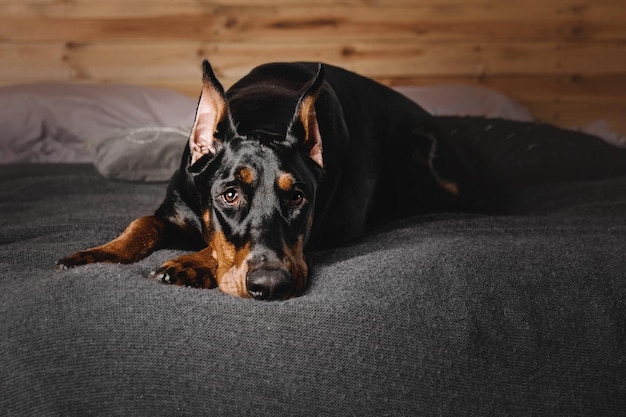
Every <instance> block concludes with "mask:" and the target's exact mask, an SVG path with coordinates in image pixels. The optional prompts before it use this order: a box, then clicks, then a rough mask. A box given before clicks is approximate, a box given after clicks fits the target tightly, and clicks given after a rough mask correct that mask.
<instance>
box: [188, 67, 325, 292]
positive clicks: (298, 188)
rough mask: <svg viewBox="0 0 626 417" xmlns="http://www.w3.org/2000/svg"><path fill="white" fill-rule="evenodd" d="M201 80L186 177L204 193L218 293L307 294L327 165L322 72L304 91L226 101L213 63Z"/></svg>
mask: <svg viewBox="0 0 626 417" xmlns="http://www.w3.org/2000/svg"><path fill="white" fill-rule="evenodd" d="M203 73H204V76H203V88H202V94H201V97H200V101H199V104H198V109H197V113H196V118H195V122H194V126H193V128H192V131H191V135H190V139H189V152H188V153H187V159H188V161H187V164H188V168H187V170H188V172H189V173H190V175H191V176H192V177H193V178H194V182H195V186H196V188H197V190H198V193H199V195H200V199H201V201H200V204H201V207H202V223H203V234H204V239H205V241H206V242H207V244H208V246H209V248H211V251H212V256H213V257H214V258H215V259H216V260H217V263H218V268H217V274H216V277H215V278H216V280H217V283H218V287H219V288H220V289H221V290H222V291H224V292H226V293H229V294H233V295H237V296H240V297H253V298H256V299H264V300H275V299H286V298H289V297H293V296H296V295H299V294H300V293H301V292H302V291H303V290H304V288H305V287H306V283H307V276H308V267H307V264H306V262H305V258H304V252H303V251H304V247H305V245H306V243H307V240H308V237H309V231H310V229H311V224H312V222H313V208H314V205H315V196H316V192H317V185H318V183H319V181H320V176H321V175H322V171H323V166H324V162H323V156H322V140H321V136H320V131H319V126H318V122H317V117H316V113H315V100H316V98H317V96H318V94H319V92H320V88H321V86H322V84H323V80H324V74H323V67H322V66H321V65H320V66H319V70H318V72H317V74H316V75H315V76H313V77H312V78H311V79H310V80H309V81H308V82H306V83H304V85H302V86H301V88H300V89H299V90H298V91H297V93H296V94H289V93H288V92H287V93H284V94H275V93H272V89H264V88H263V87H260V88H259V89H258V92H256V91H255V92H254V93H253V94H248V93H246V94H243V95H241V94H240V95H239V96H237V97H234V96H233V95H231V96H230V97H229V98H228V99H227V95H226V93H225V92H224V89H223V87H222V86H221V84H220V83H219V82H218V80H217V79H216V77H215V75H214V73H213V70H212V69H211V66H210V65H209V63H208V61H204V63H203ZM265 90H267V91H265ZM274 90H275V89H274ZM286 91H288V90H286ZM264 94H269V95H271V97H270V99H267V98H264V97H263V95H264ZM267 106H272V107H271V108H269V107H267ZM284 115H288V116H287V117H285V116H284ZM268 117H272V118H274V119H275V120H264V118H265V119H267V118H268ZM255 120H257V121H259V120H263V123H260V122H254V121H255ZM251 121H253V122H251ZM255 125H256V126H255Z"/></svg>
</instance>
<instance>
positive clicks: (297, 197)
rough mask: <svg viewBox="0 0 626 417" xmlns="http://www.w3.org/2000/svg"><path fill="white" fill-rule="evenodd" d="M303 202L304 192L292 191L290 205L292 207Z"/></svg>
mask: <svg viewBox="0 0 626 417" xmlns="http://www.w3.org/2000/svg"><path fill="white" fill-rule="evenodd" d="M303 203H304V193H303V192H302V191H298V190H296V191H294V192H293V194H292V195H291V205H292V206H293V207H300V206H301V205H302V204H303Z"/></svg>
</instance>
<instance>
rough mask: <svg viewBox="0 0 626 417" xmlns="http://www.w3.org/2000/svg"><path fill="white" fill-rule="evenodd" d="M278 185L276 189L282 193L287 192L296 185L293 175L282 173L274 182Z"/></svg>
mask: <svg viewBox="0 0 626 417" xmlns="http://www.w3.org/2000/svg"><path fill="white" fill-rule="evenodd" d="M276 183H277V184H278V188H280V189H281V190H283V191H289V190H291V189H292V188H293V185H294V184H295V183H296V179H295V178H294V176H293V175H291V174H289V173H288V172H283V173H282V174H280V175H279V176H278V180H277V181H276Z"/></svg>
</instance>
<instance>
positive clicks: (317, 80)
mask: <svg viewBox="0 0 626 417" xmlns="http://www.w3.org/2000/svg"><path fill="white" fill-rule="evenodd" d="M323 83H324V66H323V65H322V64H319V67H318V69H317V74H316V76H315V77H314V78H312V79H311V81H309V82H308V83H307V85H306V86H305V87H304V89H303V93H302V95H301V96H300V100H299V101H298V106H297V107H296V113H295V115H294V118H293V120H292V122H291V125H290V126H289V133H292V129H293V127H294V125H295V124H297V123H301V124H302V127H303V128H304V140H303V142H302V145H303V146H304V147H305V149H306V151H307V152H308V154H309V156H310V158H311V159H312V160H313V161H314V162H315V163H316V164H318V165H319V166H320V167H321V168H323V167H324V158H323V157H322V153H323V152H322V136H321V135H320V128H319V125H318V123H317V115H316V113H315V100H317V97H318V96H319V93H320V89H321V87H322V84H323Z"/></svg>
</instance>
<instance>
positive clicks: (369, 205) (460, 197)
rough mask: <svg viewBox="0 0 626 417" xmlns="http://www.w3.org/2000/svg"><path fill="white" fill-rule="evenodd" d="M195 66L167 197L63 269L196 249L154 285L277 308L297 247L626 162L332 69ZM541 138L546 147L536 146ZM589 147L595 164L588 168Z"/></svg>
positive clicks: (290, 290) (294, 288)
mask: <svg viewBox="0 0 626 417" xmlns="http://www.w3.org/2000/svg"><path fill="white" fill-rule="evenodd" d="M203 70H204V71H203V72H204V78H203V88H202V95H201V97H200V101H199V104H198V108H197V114H196V117H195V122H194V125H193V128H192V131H191V135H190V139H189V146H188V147H187V148H186V150H185V153H184V155H183V158H182V162H181V166H180V169H179V170H178V171H177V172H176V173H175V174H174V176H173V177H172V179H171V181H170V184H169V188H168V191H167V195H166V197H165V201H164V202H163V203H162V205H161V206H160V207H159V208H158V209H157V210H156V212H155V214H154V215H152V216H147V217H142V218H139V219H137V220H135V221H134V222H132V223H131V224H130V225H129V226H128V227H127V228H126V230H124V232H123V233H122V234H121V235H120V236H119V237H118V238H116V239H114V240H113V241H111V242H109V243H106V244H104V245H102V246H99V247H96V248H93V249H88V250H85V251H82V252H78V253H75V254H73V255H70V256H69V257H67V258H64V259H61V260H60V261H58V263H57V264H58V266H59V267H60V268H70V267H74V266H78V265H83V264H87V263H92V262H115V263H131V262H136V261H138V260H140V259H142V258H144V257H146V256H148V255H149V254H150V253H152V252H153V251H154V250H156V249H159V248H166V247H180V246H181V245H185V244H186V245H187V246H195V247H196V248H197V249H198V251H197V252H195V253H191V254H188V255H183V256H180V257H178V258H175V259H172V260H170V261H168V262H166V263H164V264H163V265H162V266H161V267H160V268H159V269H157V270H156V271H155V272H154V273H153V277H154V278H155V279H157V280H158V281H161V282H164V283H170V284H178V285H188V286H194V287H204V288H210V287H216V286H217V287H219V288H220V289H221V290H222V291H224V292H226V293H229V294H233V295H236V296H240V297H253V298H256V299H264V300H275V299H286V298H289V297H293V296H296V295H299V294H301V293H302V292H303V290H304V289H305V287H306V285H307V276H308V267H307V263H306V262H305V256H304V250H305V248H307V247H308V248H312V247H316V248H320V247H325V246H332V245H336V244H339V243H342V242H345V241H346V240H348V239H351V238H354V237H357V236H360V235H362V234H364V233H366V232H367V231H368V230H371V229H373V228H375V227H377V226H379V225H381V224H383V223H385V222H389V221H393V220H396V219H400V218H402V217H406V216H410V215H414V214H418V213H422V212H427V211H433V210H458V209H460V210H477V209H491V208H493V207H495V203H494V202H495V201H497V196H498V190H501V189H502V188H506V187H508V186H510V185H511V184H516V183H527V182H533V181H536V180H542V179H543V178H540V177H539V176H544V175H547V176H548V177H550V178H552V179H566V178H585V177H587V176H605V175H609V174H610V173H611V172H610V171H611V170H612V169H613V168H611V164H613V165H615V167H614V168H615V169H614V170H615V171H620V170H623V166H624V164H623V161H624V160H626V158H624V157H623V151H619V152H618V151H617V150H616V149H615V148H611V147H609V146H607V145H604V144H602V143H600V141H598V140H596V139H592V138H589V137H586V136H584V135H578V134H575V133H573V132H571V133H568V134H565V133H564V132H563V131H561V130H559V129H556V128H552V127H549V126H544V127H537V126H535V125H524V124H520V123H515V122H505V121H490V120H486V119H464V118H435V117H433V116H431V115H430V114H428V113H427V112H426V111H424V110H423V109H422V108H420V107H419V106H418V105H416V104H415V103H413V102H412V101H410V100H408V99H407V98H405V97H404V96H402V95H400V94H398V93H396V92H394V91H393V90H391V89H389V88H387V87H384V86H382V85H380V84H378V83H376V82H374V81H372V80H369V79H367V78H363V77H361V76H359V75H356V74H354V73H351V72H348V71H345V70H342V69H340V68H336V67H332V66H328V65H320V64H312V63H290V64H287V63H285V64H268V65H263V66H260V67H258V68H256V69H254V70H253V71H252V72H251V73H250V74H248V75H247V76H245V77H244V78H242V79H241V80H240V81H239V82H237V83H236V84H235V85H234V86H233V87H232V88H230V89H229V90H228V92H225V91H224V89H223V88H222V86H221V85H220V83H219V82H218V81H217V79H216V77H215V75H214V73H213V71H212V69H211V66H210V65H209V63H208V62H207V61H205V62H204V64H203ZM537 129H540V130H542V132H541V133H542V136H546V135H548V136H551V137H552V139H554V140H552V139H551V140H550V141H548V142H545V143H541V144H538V143H536V140H537V139H536V138H535V136H537V135H538V132H537V131H536V130H537ZM589 149H592V150H595V151H594V152H595V155H596V157H595V158H592V159H594V160H596V161H597V162H593V161H591V162H590V161H588V159H589V158H587V159H585V157H586V156H588V152H589ZM616 153H618V154H619V158H615V157H614V154H616ZM485 155H491V157H489V158H487V157H485ZM608 160H612V162H611V164H609V163H608V162H607V161H608ZM516 166H520V167H523V169H511V168H512V167H516ZM536 167H541V168H542V169H543V170H542V171H541V170H540V171H537V170H535V168H536ZM546 167H547V171H546ZM548 171H549V172H548ZM537 172H541V174H535V173H537Z"/></svg>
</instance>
